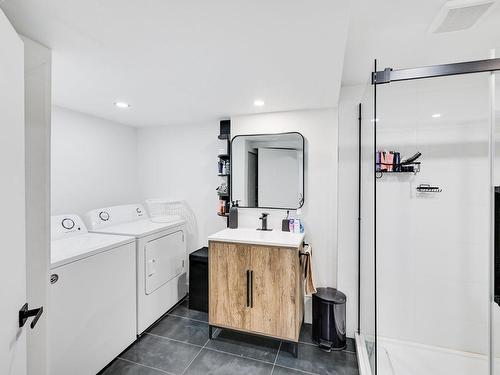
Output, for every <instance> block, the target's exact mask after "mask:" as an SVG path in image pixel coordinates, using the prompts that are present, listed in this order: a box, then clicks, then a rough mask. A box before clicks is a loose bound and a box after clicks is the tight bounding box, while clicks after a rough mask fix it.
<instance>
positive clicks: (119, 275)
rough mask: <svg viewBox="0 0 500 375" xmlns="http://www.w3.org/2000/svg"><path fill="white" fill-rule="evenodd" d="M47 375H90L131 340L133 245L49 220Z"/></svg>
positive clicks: (75, 222)
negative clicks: (50, 241)
mask: <svg viewBox="0 0 500 375" xmlns="http://www.w3.org/2000/svg"><path fill="white" fill-rule="evenodd" d="M51 235H52V243H51V266H50V269H51V275H50V283H51V285H50V287H49V306H48V307H49V314H48V315H47V316H48V328H49V333H48V342H49V347H48V351H49V374H50V375H68V374H71V375H89V374H96V373H98V372H99V371H100V370H101V369H102V368H104V367H105V366H106V365H107V364H108V363H110V362H111V361H112V360H113V359H114V358H115V357H116V356H117V355H118V354H120V353H121V352H122V351H123V350H124V349H125V348H127V347H128V346H129V345H130V344H131V343H133V342H134V340H135V339H136V330H135V324H136V292H135V287H136V284H135V268H136V261H135V241H134V238H133V237H126V236H112V235H105V234H93V233H88V232H87V228H86V227H85V224H84V223H83V221H82V220H81V218H80V217H79V216H77V215H61V216H53V217H52V229H51Z"/></svg>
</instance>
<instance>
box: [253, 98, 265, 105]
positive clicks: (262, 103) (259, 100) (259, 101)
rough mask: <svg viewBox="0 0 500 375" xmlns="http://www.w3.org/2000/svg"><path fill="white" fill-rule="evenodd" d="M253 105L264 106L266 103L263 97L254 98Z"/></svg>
mask: <svg viewBox="0 0 500 375" xmlns="http://www.w3.org/2000/svg"><path fill="white" fill-rule="evenodd" d="M253 105H254V106H256V107H262V106H263V105H264V101H263V100H262V99H257V100H254V102H253Z"/></svg>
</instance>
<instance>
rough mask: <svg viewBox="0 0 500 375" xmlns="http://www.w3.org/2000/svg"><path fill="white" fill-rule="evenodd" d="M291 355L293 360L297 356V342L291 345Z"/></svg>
mask: <svg viewBox="0 0 500 375" xmlns="http://www.w3.org/2000/svg"><path fill="white" fill-rule="evenodd" d="M292 355H293V358H297V356H298V355H299V343H298V342H294V343H292Z"/></svg>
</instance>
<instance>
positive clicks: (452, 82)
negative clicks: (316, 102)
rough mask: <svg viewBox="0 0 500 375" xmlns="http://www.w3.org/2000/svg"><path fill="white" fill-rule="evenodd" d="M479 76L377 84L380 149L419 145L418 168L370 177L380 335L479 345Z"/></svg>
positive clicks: (483, 209) (482, 199)
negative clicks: (431, 190)
mask: <svg viewBox="0 0 500 375" xmlns="http://www.w3.org/2000/svg"><path fill="white" fill-rule="evenodd" d="M488 79H489V75H488V74H476V75H469V76H460V77H448V78H439V79H432V80H422V81H412V82H403V83H392V84H390V85H386V86H383V85H382V86H379V87H378V96H377V100H378V112H377V117H378V118H379V119H380V120H379V121H378V122H377V127H378V134H377V136H378V145H379V148H380V149H386V150H397V151H400V152H401V153H402V154H403V155H411V154H413V153H415V152H417V151H420V152H422V157H421V159H420V160H421V162H422V167H421V172H420V173H419V174H417V175H412V174H394V175H384V176H383V177H382V178H381V179H379V180H377V234H378V236H377V279H378V286H377V298H378V334H379V336H383V337H390V338H394V339H398V340H404V341H412V342H416V343H422V344H426V345H431V346H438V347H444V348H449V349H456V350H461V351H467V352H473V353H482V354H486V353H487V351H488V308H489V304H488V293H489V273H488V272H489V212H490V211H489V195H488V191H489V190H488V184H489V158H488V134H489V133H488V132H489V115H490V112H489V108H490V106H489V91H488ZM437 114H439V115H440V117H438V116H437ZM432 115H435V116H434V117H433V116H432ZM421 183H428V184H432V185H437V186H439V187H441V188H442V190H443V191H442V193H436V194H418V193H417V192H416V190H415V188H416V187H417V186H418V185H419V184H421ZM365 193H366V194H369V192H365Z"/></svg>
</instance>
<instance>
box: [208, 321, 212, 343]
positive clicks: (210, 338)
mask: <svg viewBox="0 0 500 375" xmlns="http://www.w3.org/2000/svg"><path fill="white" fill-rule="evenodd" d="M212 338H213V327H212V326H211V325H208V339H209V340H212Z"/></svg>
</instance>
